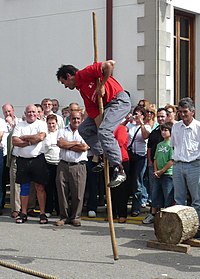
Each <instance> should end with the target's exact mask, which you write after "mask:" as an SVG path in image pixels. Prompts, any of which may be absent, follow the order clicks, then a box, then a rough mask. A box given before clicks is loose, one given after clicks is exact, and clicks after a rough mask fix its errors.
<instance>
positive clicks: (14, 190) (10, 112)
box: [2, 103, 22, 218]
mask: <svg viewBox="0 0 200 279" xmlns="http://www.w3.org/2000/svg"><path fill="white" fill-rule="evenodd" d="M2 112H3V115H4V119H5V122H6V126H7V131H6V133H4V136H3V143H4V174H3V189H4V199H5V195H6V181H7V180H8V178H7V176H8V172H9V182H10V207H11V217H13V218H16V217H17V216H18V214H19V211H20V209H21V202H20V185H19V184H17V183H15V179H16V155H17V154H16V152H15V154H13V146H12V132H13V129H14V127H15V126H16V125H17V124H18V122H20V121H22V119H21V118H18V117H16V116H15V111H14V107H13V105H12V104H10V103H6V104H4V105H3V106H2Z"/></svg>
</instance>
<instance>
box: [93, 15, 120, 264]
mask: <svg viewBox="0 0 200 279" xmlns="http://www.w3.org/2000/svg"><path fill="white" fill-rule="evenodd" d="M92 18H93V39H94V62H97V61H98V46H97V23H96V14H95V13H94V12H93V13H92ZM98 82H99V80H98V81H97V83H98ZM98 103H99V113H100V115H99V116H100V117H99V121H98V122H99V124H100V123H101V121H102V118H103V111H104V108H103V100H102V97H100V96H98ZM104 174H105V186H106V200H107V215H108V222H109V228H110V236H111V243H112V249H113V256H114V260H118V259H119V256H118V251H117V242H116V237H115V229H114V224H113V214H112V203H111V193H110V188H109V187H108V186H107V185H108V184H109V182H110V177H109V163H108V159H107V158H106V156H105V155H104Z"/></svg>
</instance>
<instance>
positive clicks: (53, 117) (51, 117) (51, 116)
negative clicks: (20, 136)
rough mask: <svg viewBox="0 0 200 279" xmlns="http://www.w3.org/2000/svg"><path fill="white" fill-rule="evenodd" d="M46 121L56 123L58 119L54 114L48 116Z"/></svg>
mask: <svg viewBox="0 0 200 279" xmlns="http://www.w3.org/2000/svg"><path fill="white" fill-rule="evenodd" d="M48 120H56V122H58V118H57V116H56V115H55V114H49V115H48V116H47V119H46V122H48Z"/></svg>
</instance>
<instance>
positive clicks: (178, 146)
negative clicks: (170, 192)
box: [171, 98, 200, 237]
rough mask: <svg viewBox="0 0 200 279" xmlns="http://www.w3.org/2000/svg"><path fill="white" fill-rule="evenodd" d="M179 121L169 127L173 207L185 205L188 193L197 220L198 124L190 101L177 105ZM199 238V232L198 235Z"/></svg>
mask: <svg viewBox="0 0 200 279" xmlns="http://www.w3.org/2000/svg"><path fill="white" fill-rule="evenodd" d="M178 111H179V116H180V118H181V119H182V120H181V121H179V122H178V123H176V124H174V126H173V127H172V135H171V145H172V147H173V148H174V154H173V160H174V167H173V183H174V195H175V201H176V204H180V205H185V204H186V200H187V191H189V193H190V195H191V199H192V203H191V206H193V207H194V208H195V209H196V211H197V214H198V217H199V220H200V122H199V121H197V120H196V119H195V118H194V113H195V107H194V103H193V101H192V100H191V99H190V98H183V99H181V100H180V102H179V104H178ZM198 234H199V235H198V236H197V237H200V229H199V232H198Z"/></svg>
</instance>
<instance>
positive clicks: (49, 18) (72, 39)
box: [0, 0, 200, 115]
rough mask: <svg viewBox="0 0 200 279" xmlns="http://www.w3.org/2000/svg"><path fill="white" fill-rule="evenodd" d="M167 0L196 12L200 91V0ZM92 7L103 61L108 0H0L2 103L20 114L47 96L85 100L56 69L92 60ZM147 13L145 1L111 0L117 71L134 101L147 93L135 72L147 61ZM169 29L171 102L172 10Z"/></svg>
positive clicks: (62, 100) (169, 86) (66, 100)
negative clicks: (142, 50)
mask: <svg viewBox="0 0 200 279" xmlns="http://www.w3.org/2000/svg"><path fill="white" fill-rule="evenodd" d="M155 1H156V0H155ZM163 1H165V0H163ZM166 2H167V3H169V4H170V5H171V8H172V11H173V9H174V8H177V9H181V10H184V11H187V12H190V11H192V12H194V13H196V15H197V17H196V19H197V20H196V49H197V52H196V75H197V76H196V92H200V79H199V78H198V77H199V65H200V57H199V54H198V50H199V49H200V48H199V45H200V38H199V34H200V32H199V30H200V20H199V15H198V14H200V4H199V1H196V0H190V1H185V0H184V1H183V0H171V1H170V0H166ZM139 3H141V4H139ZM93 11H94V12H96V16H97V25H98V26H97V28H98V46H99V60H105V58H106V1H105V0H84V1H82V0H74V1H71V0H56V1H55V0H17V1H14V0H13V1H11V0H10V1H4V0H0V65H1V71H0V92H1V105H3V104H4V103H6V102H11V103H12V104H13V105H14V107H15V110H16V114H17V115H21V114H22V112H23V111H24V107H25V106H26V105H27V104H28V103H35V102H40V101H41V99H43V98H44V97H50V98H58V99H59V101H60V103H61V106H62V107H63V106H67V105H68V104H69V103H70V102H72V101H75V102H78V103H79V104H80V105H83V102H82V99H81V98H80V96H79V93H78V92H76V91H69V90H66V89H64V88H63V87H62V86H61V85H60V84H59V83H57V81H56V77H55V73H56V71H57V69H58V67H59V66H60V65H61V64H74V65H75V66H77V67H78V68H82V67H84V66H86V65H87V64H90V63H92V62H93V29H92V12H93ZM144 16H145V15H144V3H143V1H141V0H140V1H138V0H114V1H113V59H114V60H116V62H117V63H116V67H115V71H114V76H115V77H116V78H117V79H118V80H119V81H120V82H121V84H122V85H123V87H124V88H125V89H127V90H128V91H130V92H131V99H132V104H133V105H134V104H136V103H137V101H138V100H139V99H141V98H143V97H144V92H143V90H137V75H143V74H144V62H143V61H137V47H138V46H144V44H145V40H144V33H142V32H141V33H138V32H137V28H138V26H137V24H138V21H137V19H138V18H142V17H144ZM166 28H167V30H166V31H167V32H170V30H171V34H172V40H171V43H172V44H171V47H169V48H167V52H166V60H167V61H170V62H171V72H170V75H169V76H167V77H166V90H168V91H169V92H171V93H170V94H171V95H170V96H169V99H170V101H171V102H173V14H172V16H171V18H170V19H167V25H166ZM199 99H200V98H199V97H198V96H197V97H196V100H197V101H199ZM1 115H2V114H1Z"/></svg>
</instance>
